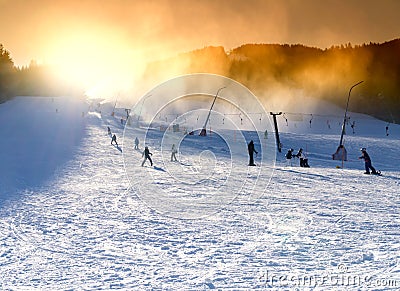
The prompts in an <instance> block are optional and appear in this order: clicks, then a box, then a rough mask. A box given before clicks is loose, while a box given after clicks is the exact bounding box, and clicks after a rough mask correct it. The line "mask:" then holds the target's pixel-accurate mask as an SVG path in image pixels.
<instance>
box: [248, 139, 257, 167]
mask: <svg viewBox="0 0 400 291" xmlns="http://www.w3.org/2000/svg"><path fill="white" fill-rule="evenodd" d="M247 150H248V151H249V158H250V160H249V166H255V165H256V164H254V157H253V154H254V153H256V154H258V152H257V151H256V150H255V149H254V142H253V140H251V141H250V142H249V144H248V145H247Z"/></svg>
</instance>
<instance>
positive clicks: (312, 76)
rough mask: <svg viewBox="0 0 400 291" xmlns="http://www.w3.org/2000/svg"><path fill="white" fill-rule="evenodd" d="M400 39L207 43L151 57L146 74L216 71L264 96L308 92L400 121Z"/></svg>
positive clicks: (161, 77) (156, 78) (161, 76)
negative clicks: (318, 44)
mask: <svg viewBox="0 0 400 291" xmlns="http://www.w3.org/2000/svg"><path fill="white" fill-rule="evenodd" d="M399 51H400V39H395V40H392V41H389V42H385V43H382V44H376V43H370V44H363V45H356V46H353V45H351V44H350V43H349V44H346V45H345V46H343V45H341V46H333V47H331V48H329V49H325V50H322V49H319V48H312V47H306V46H304V45H300V44H299V45H287V44H284V45H281V44H246V45H242V46H240V47H238V48H235V49H233V50H231V51H229V52H226V51H225V50H224V48H223V47H205V48H203V49H199V50H195V51H192V52H188V53H184V54H180V55H178V56H176V57H173V58H170V59H165V60H160V61H157V62H153V63H150V64H149V65H148V66H147V69H146V71H145V73H144V80H150V81H151V82H152V83H153V84H156V83H157V82H161V81H165V80H166V79H170V78H172V77H174V76H178V75H182V74H188V73H214V74H220V75H223V76H226V77H229V78H232V79H234V80H236V81H238V82H240V83H242V84H244V85H245V86H247V87H248V88H249V89H250V90H252V91H253V92H254V93H255V94H256V95H257V96H258V97H259V98H260V99H261V100H262V102H265V103H268V102H271V101H270V100H274V99H278V100H279V101H280V102H282V103H295V102H299V99H300V100H301V98H302V96H309V97H313V98H316V99H322V100H328V101H331V102H333V103H335V104H337V105H339V106H340V107H345V105H346V101H347V96H348V92H349V89H350V87H351V86H352V85H354V84H355V83H357V82H359V81H364V82H363V83H362V84H361V85H359V86H357V88H355V89H354V90H353V92H352V94H351V100H350V104H349V106H350V109H351V110H352V111H354V112H360V113H365V114H370V115H373V116H375V117H377V118H380V119H383V120H385V121H388V122H393V123H394V122H396V123H399V121H400V110H398V109H399V108H400V71H399V67H400V54H399Z"/></svg>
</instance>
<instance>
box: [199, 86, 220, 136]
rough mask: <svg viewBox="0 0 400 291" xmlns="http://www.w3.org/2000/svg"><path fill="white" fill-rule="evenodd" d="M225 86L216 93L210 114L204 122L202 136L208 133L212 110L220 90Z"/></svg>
mask: <svg viewBox="0 0 400 291" xmlns="http://www.w3.org/2000/svg"><path fill="white" fill-rule="evenodd" d="M225 88H226V87H222V88H219V89H218V91H217V94H215V97H214V101H213V103H212V104H211V108H210V111H209V112H208V115H207V118H206V122H204V125H203V128H202V130H201V132H200V136H206V135H207V123H208V120H209V119H210V115H211V110H212V109H213V107H214V104H215V101H216V100H217V97H218V93H219V91H221V90H222V89H225Z"/></svg>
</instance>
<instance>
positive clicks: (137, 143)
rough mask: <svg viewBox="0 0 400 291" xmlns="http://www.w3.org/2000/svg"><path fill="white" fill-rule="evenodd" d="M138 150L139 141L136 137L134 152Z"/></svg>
mask: <svg viewBox="0 0 400 291" xmlns="http://www.w3.org/2000/svg"><path fill="white" fill-rule="evenodd" d="M138 149H139V139H138V138H137V137H136V138H135V150H138Z"/></svg>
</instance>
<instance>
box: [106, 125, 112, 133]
mask: <svg viewBox="0 0 400 291" xmlns="http://www.w3.org/2000/svg"><path fill="white" fill-rule="evenodd" d="M107 132H108V135H111V128H110V127H109V126H107Z"/></svg>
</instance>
